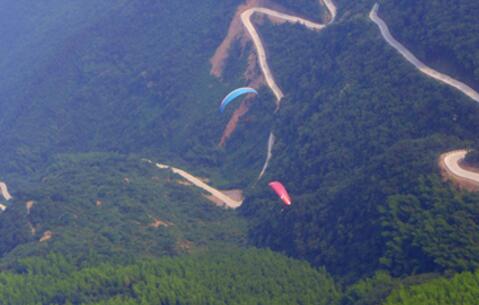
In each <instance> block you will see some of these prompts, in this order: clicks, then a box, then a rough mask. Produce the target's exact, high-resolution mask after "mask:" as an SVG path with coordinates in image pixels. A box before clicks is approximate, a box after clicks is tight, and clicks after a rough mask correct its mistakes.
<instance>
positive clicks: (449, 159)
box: [369, 3, 479, 185]
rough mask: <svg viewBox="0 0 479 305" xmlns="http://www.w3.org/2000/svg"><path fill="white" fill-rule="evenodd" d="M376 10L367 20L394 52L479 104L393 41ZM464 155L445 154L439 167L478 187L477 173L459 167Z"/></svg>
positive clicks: (465, 87) (463, 87)
mask: <svg viewBox="0 0 479 305" xmlns="http://www.w3.org/2000/svg"><path fill="white" fill-rule="evenodd" d="M378 10H379V4H377V3H376V4H375V5H374V6H373V8H372V10H371V12H370V14H369V18H370V19H371V20H372V21H373V22H374V23H375V24H376V25H377V26H378V27H379V30H380V31H381V35H382V36H383V38H384V40H386V42H387V43H388V44H389V45H390V46H392V47H393V48H394V49H396V51H398V52H399V53H400V54H401V55H402V56H403V57H404V58H405V59H406V60H407V61H408V62H410V63H411V64H413V65H414V66H415V67H416V68H417V69H418V70H419V71H421V72H422V73H424V74H426V75H427V76H430V77H432V78H434V79H436V80H438V81H440V82H442V83H445V84H447V85H449V86H451V87H454V88H456V89H457V90H459V91H461V92H462V93H464V94H465V95H467V96H468V97H470V98H471V99H473V100H474V101H476V102H479V93H478V92H476V91H475V90H474V89H472V88H471V87H469V86H468V85H466V84H464V83H462V82H460V81H458V80H456V79H454V78H452V77H450V76H448V75H446V74H443V73H441V72H438V71H436V70H434V69H432V68H430V67H428V66H426V64H424V63H423V62H422V61H420V60H419V59H418V58H417V57H416V56H414V54H412V53H411V51H409V50H408V49H406V48H405V47H404V46H403V45H402V44H401V43H399V42H398V41H397V40H396V39H394V37H393V36H392V34H391V32H390V31H389V28H388V26H387V24H386V23H385V22H384V20H382V19H381V18H380V17H379V16H378ZM466 154H467V151H466V150H455V151H451V152H448V153H445V154H443V155H442V156H441V158H440V166H441V167H442V166H444V167H445V169H446V171H447V174H448V175H452V176H453V177H456V178H459V179H465V180H467V181H469V183H475V184H478V185H479V174H478V173H475V172H471V171H468V170H465V169H463V168H461V167H460V166H459V162H460V161H461V160H462V159H464V157H465V156H466ZM456 180H457V179H456Z"/></svg>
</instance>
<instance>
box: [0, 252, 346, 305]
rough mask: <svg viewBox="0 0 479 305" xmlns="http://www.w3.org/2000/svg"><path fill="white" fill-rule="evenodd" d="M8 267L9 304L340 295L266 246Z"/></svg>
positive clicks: (302, 299) (252, 300)
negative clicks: (91, 263) (80, 264)
mask: <svg viewBox="0 0 479 305" xmlns="http://www.w3.org/2000/svg"><path fill="white" fill-rule="evenodd" d="M51 266H55V267H51ZM15 268H16V270H15V272H3V273H1V274H0V282H1V284H0V300H3V301H5V302H8V304H10V305H16V304H98V305H99V304H128V305H133V304H195V305H201V304H205V305H206V304H208V305H213V304H291V305H294V304H316V305H329V304H335V303H336V302H337V300H338V298H339V292H338V291H337V288H336V287H335V285H334V283H333V281H332V279H331V278H330V277H329V276H328V275H327V274H326V272H324V271H321V270H320V271H317V270H314V269H313V268H311V267H310V266H309V265H308V264H306V263H303V262H298V261H295V260H292V259H287V258H284V257H282V256H281V255H278V254H274V253H272V252H271V251H259V250H239V249H237V250H233V251H229V252H225V251H223V252H220V253H211V252H206V253H203V254H199V255H192V256H183V257H178V258H166V257H165V258H161V259H157V260H146V261H140V262H135V263H132V264H128V265H123V266H122V265H120V266H118V265H112V264H111V263H108V264H103V265H100V266H97V267H84V268H79V269H78V270H77V268H76V267H75V266H73V265H71V264H69V263H68V260H66V259H65V258H63V257H62V256H60V255H56V254H51V255H50V256H49V257H48V258H47V259H46V260H45V259H39V258H34V259H28V260H20V261H19V262H18V263H17V265H16V267H15Z"/></svg>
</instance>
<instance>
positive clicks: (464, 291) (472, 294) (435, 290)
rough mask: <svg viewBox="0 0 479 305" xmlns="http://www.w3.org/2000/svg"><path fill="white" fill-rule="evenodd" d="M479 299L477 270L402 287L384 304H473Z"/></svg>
mask: <svg viewBox="0 0 479 305" xmlns="http://www.w3.org/2000/svg"><path fill="white" fill-rule="evenodd" d="M478 299H479V272H475V273H470V272H465V273H461V274H458V275H456V276H454V277H453V278H452V279H447V278H440V279H435V280H432V281H429V282H427V283H425V284H421V285H417V286H412V287H403V288H401V289H399V290H397V291H395V292H394V293H393V294H391V296H389V297H388V298H387V301H386V302H385V303H384V304H385V305H417V304H421V305H451V304H462V305H474V304H477V300H478Z"/></svg>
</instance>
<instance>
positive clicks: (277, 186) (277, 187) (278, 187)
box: [268, 181, 291, 205]
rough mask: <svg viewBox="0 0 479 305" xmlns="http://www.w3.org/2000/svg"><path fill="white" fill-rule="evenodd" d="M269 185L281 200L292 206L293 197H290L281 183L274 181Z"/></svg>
mask: <svg viewBox="0 0 479 305" xmlns="http://www.w3.org/2000/svg"><path fill="white" fill-rule="evenodd" d="M268 185H269V186H270V187H271V188H272V189H273V191H275V193H276V194H277V195H278V197H279V198H281V200H283V202H284V203H285V204H286V205H291V197H289V195H288V191H287V190H286V188H285V187H284V185H283V184H282V183H281V182H279V181H272V182H270V183H268Z"/></svg>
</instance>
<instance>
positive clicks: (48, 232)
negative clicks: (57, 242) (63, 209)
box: [39, 230, 53, 242]
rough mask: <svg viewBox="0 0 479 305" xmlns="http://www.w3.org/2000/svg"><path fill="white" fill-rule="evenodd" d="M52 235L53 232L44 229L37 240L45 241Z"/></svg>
mask: <svg viewBox="0 0 479 305" xmlns="http://www.w3.org/2000/svg"><path fill="white" fill-rule="evenodd" d="M52 236H53V232H52V231H50V230H48V231H45V232H44V233H43V235H42V237H41V238H40V240H39V242H44V241H47V240H50V239H51V238H52Z"/></svg>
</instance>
